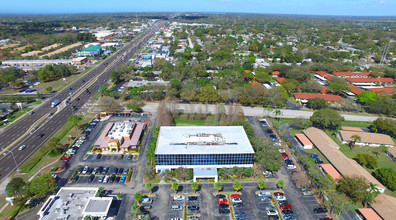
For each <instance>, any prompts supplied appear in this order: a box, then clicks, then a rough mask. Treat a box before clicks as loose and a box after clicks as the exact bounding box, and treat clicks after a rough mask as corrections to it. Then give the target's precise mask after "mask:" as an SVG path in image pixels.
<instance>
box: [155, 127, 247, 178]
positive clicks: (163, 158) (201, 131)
mask: <svg viewBox="0 0 396 220" xmlns="http://www.w3.org/2000/svg"><path fill="white" fill-rule="evenodd" d="M253 162H254V150H253V148H252V145H251V144H250V142H249V139H248V137H247V135H246V133H245V130H244V129H243V127H242V126H199V127H198V126H197V127H161V129H160V132H159V136H158V141H157V147H156V150H155V165H156V171H157V172H158V171H163V170H169V169H176V168H178V167H185V168H192V169H194V178H195V177H196V175H199V174H197V172H200V171H202V172H201V173H205V172H207V170H210V169H212V170H215V171H216V175H217V169H218V168H232V167H234V166H237V167H253ZM216 179H217V176H216Z"/></svg>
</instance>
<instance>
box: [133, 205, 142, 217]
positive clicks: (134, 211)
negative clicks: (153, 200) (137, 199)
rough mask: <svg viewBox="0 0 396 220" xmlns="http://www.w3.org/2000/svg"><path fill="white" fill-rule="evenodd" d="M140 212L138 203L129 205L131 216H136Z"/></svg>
mask: <svg viewBox="0 0 396 220" xmlns="http://www.w3.org/2000/svg"><path fill="white" fill-rule="evenodd" d="M141 213H142V212H141V211H140V207H139V205H138V204H133V205H132V206H131V214H132V216H134V217H135V216H138V215H140V214H141Z"/></svg>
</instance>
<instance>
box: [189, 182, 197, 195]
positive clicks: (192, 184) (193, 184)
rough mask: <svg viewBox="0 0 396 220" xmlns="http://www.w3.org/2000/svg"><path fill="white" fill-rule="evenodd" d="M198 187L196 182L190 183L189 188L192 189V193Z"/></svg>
mask: <svg viewBox="0 0 396 220" xmlns="http://www.w3.org/2000/svg"><path fill="white" fill-rule="evenodd" d="M198 188H199V184H198V183H197V182H192V183H191V189H192V190H194V193H195V192H197V189H198Z"/></svg>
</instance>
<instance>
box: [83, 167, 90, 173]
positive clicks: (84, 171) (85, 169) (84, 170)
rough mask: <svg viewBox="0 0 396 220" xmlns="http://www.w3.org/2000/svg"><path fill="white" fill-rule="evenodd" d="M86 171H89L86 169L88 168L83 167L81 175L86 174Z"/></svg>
mask: <svg viewBox="0 0 396 220" xmlns="http://www.w3.org/2000/svg"><path fill="white" fill-rule="evenodd" d="M88 169H89V167H88V166H85V167H84V169H83V171H82V174H86V173H87V172H88Z"/></svg>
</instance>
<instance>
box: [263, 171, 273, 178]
mask: <svg viewBox="0 0 396 220" xmlns="http://www.w3.org/2000/svg"><path fill="white" fill-rule="evenodd" d="M263 174H264V177H265V178H271V177H272V175H273V174H272V172H271V171H269V170H266V171H263Z"/></svg>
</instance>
